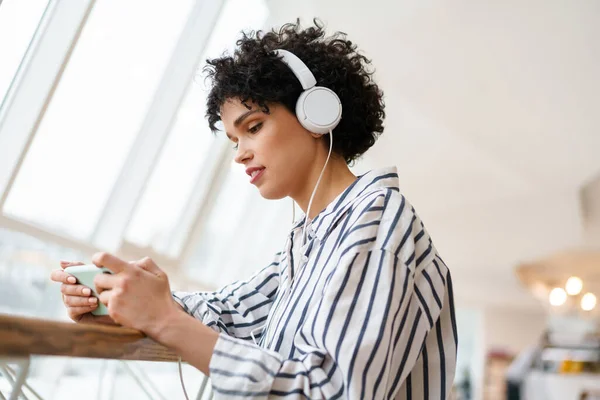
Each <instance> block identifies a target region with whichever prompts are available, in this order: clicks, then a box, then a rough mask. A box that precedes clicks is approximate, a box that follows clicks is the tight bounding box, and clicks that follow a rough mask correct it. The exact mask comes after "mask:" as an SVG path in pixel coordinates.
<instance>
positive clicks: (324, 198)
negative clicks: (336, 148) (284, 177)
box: [291, 155, 356, 219]
mask: <svg viewBox="0 0 600 400" xmlns="http://www.w3.org/2000/svg"><path fill="white" fill-rule="evenodd" d="M323 163H324V161H323ZM322 169H323V166H322V165H318V166H317V167H316V168H313V169H312V170H311V171H310V173H309V176H308V179H307V180H306V184H305V185H304V187H303V188H302V189H301V190H300V191H299V193H298V194H296V195H294V196H291V197H292V199H294V201H295V202H296V204H298V206H299V207H300V208H301V209H302V211H304V213H306V210H307V208H308V203H309V201H310V196H311V195H312V192H313V190H314V188H315V185H316V184H317V180H318V179H319V175H320V174H321V170H322ZM355 180H356V176H355V175H354V174H353V173H352V171H350V168H348V165H346V162H345V161H344V159H342V158H339V157H333V155H332V157H331V159H330V160H329V163H328V164H327V168H326V169H325V172H323V177H322V178H321V183H319V187H318V188H317V191H316V193H315V197H314V198H313V202H312V205H311V207H310V212H309V214H308V218H309V219H313V218H314V217H315V216H316V215H318V214H319V213H320V212H321V211H323V210H324V209H325V208H327V206H328V205H329V204H330V203H331V202H332V201H333V200H334V199H335V198H336V197H338V196H339V195H340V194H341V193H342V192H343V191H344V190H346V188H347V187H348V186H350V185H351V184H352V182H354V181H355Z"/></svg>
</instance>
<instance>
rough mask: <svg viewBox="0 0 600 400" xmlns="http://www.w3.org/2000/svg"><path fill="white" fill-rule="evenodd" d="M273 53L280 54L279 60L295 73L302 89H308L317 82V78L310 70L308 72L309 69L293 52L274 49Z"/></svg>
mask: <svg viewBox="0 0 600 400" xmlns="http://www.w3.org/2000/svg"><path fill="white" fill-rule="evenodd" d="M274 53H275V54H276V55H278V56H281V61H283V62H284V63H285V64H286V65H287V66H288V67H289V68H290V69H291V70H292V72H293V73H294V75H296V78H298V80H299V81H300V84H301V85H302V89H304V90H308V89H310V88H311V87H313V86H315V85H316V84H317V80H316V79H315V76H314V75H313V74H312V72H310V69H308V67H307V66H306V64H304V62H302V60H301V59H299V58H298V56H296V55H295V54H294V53H291V52H289V51H287V50H282V49H279V50H275V51H274Z"/></svg>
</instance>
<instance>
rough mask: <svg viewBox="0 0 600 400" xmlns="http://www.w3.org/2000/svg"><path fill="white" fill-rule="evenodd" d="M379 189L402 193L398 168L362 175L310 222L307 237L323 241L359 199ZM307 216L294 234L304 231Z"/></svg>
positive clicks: (301, 220) (298, 222)
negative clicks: (315, 237) (298, 230)
mask: <svg viewBox="0 0 600 400" xmlns="http://www.w3.org/2000/svg"><path fill="white" fill-rule="evenodd" d="M378 189H392V190H396V191H400V182H399V179H398V170H397V169H396V167H387V168H381V169H377V170H372V171H369V172H367V173H366V174H363V175H360V176H359V177H358V178H357V179H356V180H355V181H354V182H353V183H352V184H351V185H350V186H348V187H347V188H346V189H345V190H344V191H343V192H342V193H340V194H339V195H338V196H337V197H336V198H335V199H334V200H333V201H332V202H331V203H329V205H328V206H327V207H326V208H325V209H324V210H323V211H321V212H320V213H319V214H317V215H316V216H315V218H314V219H313V220H312V221H309V223H308V226H307V236H308V237H309V238H310V237H313V236H315V235H316V236H317V238H318V239H319V240H320V241H323V240H324V239H325V237H327V235H328V234H329V232H330V231H331V230H332V229H333V228H334V227H335V223H336V222H337V220H338V219H339V218H340V217H342V216H343V215H344V214H345V212H346V211H347V210H348V209H349V208H350V207H351V206H352V204H354V203H355V202H356V201H358V200H359V199H361V198H363V197H364V196H365V195H368V194H369V193H372V192H374V191H376V190H378ZM304 218H305V216H303V217H301V218H300V220H299V221H297V222H296V223H295V224H294V226H293V228H292V232H290V234H291V233H293V232H294V231H295V230H297V229H300V230H301V229H302V227H303V225H304Z"/></svg>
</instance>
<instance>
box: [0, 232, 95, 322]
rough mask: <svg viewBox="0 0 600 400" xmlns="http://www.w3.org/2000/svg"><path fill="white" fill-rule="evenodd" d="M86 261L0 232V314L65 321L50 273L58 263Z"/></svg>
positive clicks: (67, 251) (48, 245)
mask: <svg viewBox="0 0 600 400" xmlns="http://www.w3.org/2000/svg"><path fill="white" fill-rule="evenodd" d="M88 258H89V257H85V258H84V256H83V255H82V254H79V253H78V252H77V251H74V250H71V249H66V248H63V247H61V246H58V245H54V244H51V243H46V242H43V241H41V240H39V239H36V238H34V237H31V236H29V235H26V234H24V233H20V232H15V231H11V230H7V229H3V228H0V314H1V313H4V314H16V315H23V316H30V317H43V318H47V319H62V320H67V319H68V318H67V314H66V313H65V310H64V307H63V305H62V301H61V295H60V285H59V284H58V283H55V282H52V281H50V271H51V270H52V269H56V268H60V265H59V263H60V260H82V261H85V260H86V259H88Z"/></svg>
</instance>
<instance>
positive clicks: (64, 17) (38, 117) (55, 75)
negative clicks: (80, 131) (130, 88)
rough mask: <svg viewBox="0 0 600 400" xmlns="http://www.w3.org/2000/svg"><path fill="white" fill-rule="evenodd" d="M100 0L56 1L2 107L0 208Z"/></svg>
mask: <svg viewBox="0 0 600 400" xmlns="http://www.w3.org/2000/svg"><path fill="white" fill-rule="evenodd" d="M94 3H95V0H81V1H59V0H51V1H50V3H49V4H48V8H47V9H46V11H45V13H44V16H43V17H42V20H41V21H40V26H39V27H38V29H37V30H36V33H35V34H34V37H33V39H32V41H31V44H30V46H29V48H28V50H27V52H26V53H25V57H24V59H23V61H22V63H21V66H20V67H19V69H18V71H17V74H16V76H15V78H14V79H13V83H12V85H11V87H10V88H9V90H8V93H7V94H6V97H5V99H4V103H3V107H2V109H1V110H0V210H1V209H2V208H3V206H4V203H5V202H6V199H7V197H8V193H9V192H10V189H11V188H12V185H13V184H14V181H15V179H16V176H17V174H18V172H19V169H20V168H21V165H22V164H23V160H24V159H25V155H26V154H27V151H28V150H29V147H30V146H31V143H32V141H33V138H34V137H35V133H36V131H37V129H38V127H39V125H40V123H41V121H42V119H43V117H44V113H45V112H46V109H47V107H48V104H49V103H50V101H51V99H52V95H53V94H54V91H55V89H56V87H57V85H58V83H59V81H60V78H61V76H62V74H63V72H64V69H65V66H66V65H67V63H68V61H69V58H70V56H71V54H72V52H73V49H74V47H75V45H76V43H77V41H78V39H79V37H80V35H81V31H82V29H83V27H84V25H85V22H86V21H87V18H88V16H89V14H90V12H91V10H92V8H93V5H94Z"/></svg>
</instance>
